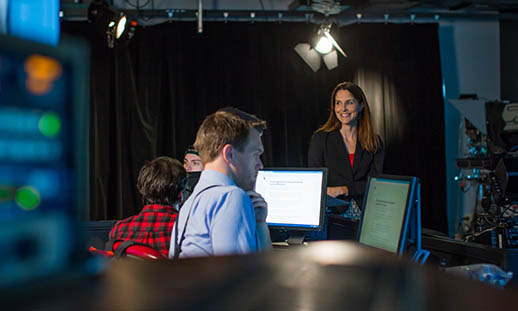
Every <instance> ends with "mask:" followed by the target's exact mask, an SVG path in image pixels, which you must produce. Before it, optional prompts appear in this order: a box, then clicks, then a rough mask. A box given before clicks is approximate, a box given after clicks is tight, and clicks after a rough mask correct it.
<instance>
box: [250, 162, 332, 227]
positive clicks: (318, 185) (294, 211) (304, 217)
mask: <svg viewBox="0 0 518 311" xmlns="http://www.w3.org/2000/svg"><path fill="white" fill-rule="evenodd" d="M326 182H327V169H326V168H266V169H263V170H260V171H259V173H258V175H257V180H256V184H255V191H256V192H258V193H259V194H261V195H262V196H263V197H264V199H265V201H266V203H268V216H267V218H266V222H267V223H268V225H269V226H270V227H274V228H284V229H296V230H314V231H319V230H322V227H323V219H324V212H325V198H326Z"/></svg>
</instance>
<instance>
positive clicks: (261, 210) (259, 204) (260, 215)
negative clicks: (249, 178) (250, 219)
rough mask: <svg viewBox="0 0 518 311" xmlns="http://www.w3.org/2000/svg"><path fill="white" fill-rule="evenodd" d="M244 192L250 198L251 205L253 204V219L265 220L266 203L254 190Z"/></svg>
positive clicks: (257, 220) (266, 213) (266, 212)
mask: <svg viewBox="0 0 518 311" xmlns="http://www.w3.org/2000/svg"><path fill="white" fill-rule="evenodd" d="M246 193H247V194H248V196H249V197H250V200H252V205H253V206H254V212H255V221H256V222H265V221H266V216H267V215H268V204H267V203H266V201H265V200H264V198H263V197H262V196H261V195H260V194H259V193H257V192H255V191H247V192H246Z"/></svg>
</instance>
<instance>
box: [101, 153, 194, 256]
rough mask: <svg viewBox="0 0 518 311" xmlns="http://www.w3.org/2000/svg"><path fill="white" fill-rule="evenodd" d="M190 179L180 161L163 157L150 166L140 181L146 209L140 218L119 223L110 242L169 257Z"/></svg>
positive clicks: (143, 171)
mask: <svg viewBox="0 0 518 311" xmlns="http://www.w3.org/2000/svg"><path fill="white" fill-rule="evenodd" d="M186 175H187V173H186V171H185V169H184V168H183V166H182V164H181V163H180V161H178V160H176V159H172V158H169V157H159V158H156V159H155V160H153V161H151V162H148V163H146V164H145V165H144V166H143V167H142V169H141V170H140V172H139V175H138V179H137V190H138V192H139V193H140V195H141V196H142V203H143V204H144V208H143V209H142V211H141V212H140V213H139V214H138V215H135V216H131V217H128V218H126V219H124V220H120V221H118V222H117V223H116V224H115V226H114V227H113V229H112V230H111V232H110V240H121V241H126V240H131V241H135V242H139V243H143V244H147V245H149V246H151V247H153V248H155V249H156V250H158V251H160V252H161V253H162V254H163V255H164V256H165V257H167V253H168V251H169V242H170V241H171V231H172V230H173V226H174V223H175V221H176V217H177V215H178V210H179V206H180V204H181V203H182V194H181V193H182V190H183V188H184V186H185V179H186Z"/></svg>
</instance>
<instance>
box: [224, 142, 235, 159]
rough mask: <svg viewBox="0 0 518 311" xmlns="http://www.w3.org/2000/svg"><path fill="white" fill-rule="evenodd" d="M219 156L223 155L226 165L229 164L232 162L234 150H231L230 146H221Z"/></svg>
mask: <svg viewBox="0 0 518 311" xmlns="http://www.w3.org/2000/svg"><path fill="white" fill-rule="evenodd" d="M221 154H222V155H223V160H224V161H225V162H226V163H231V162H232V160H233V155H234V148H232V145H230V144H226V145H225V146H223V149H222V150H221Z"/></svg>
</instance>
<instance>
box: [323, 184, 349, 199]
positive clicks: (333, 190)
mask: <svg viewBox="0 0 518 311" xmlns="http://www.w3.org/2000/svg"><path fill="white" fill-rule="evenodd" d="M327 195H329V196H331V197H333V198H336V197H337V196H339V195H349V188H347V186H338V187H327Z"/></svg>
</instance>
